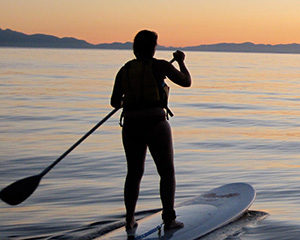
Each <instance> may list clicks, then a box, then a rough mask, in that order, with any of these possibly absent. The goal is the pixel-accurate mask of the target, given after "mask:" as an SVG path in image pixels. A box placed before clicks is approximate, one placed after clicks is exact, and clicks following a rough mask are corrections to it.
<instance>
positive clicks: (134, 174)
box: [127, 169, 144, 182]
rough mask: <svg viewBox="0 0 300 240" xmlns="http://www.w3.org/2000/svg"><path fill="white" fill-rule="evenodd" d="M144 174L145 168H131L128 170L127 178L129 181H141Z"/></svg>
mask: <svg viewBox="0 0 300 240" xmlns="http://www.w3.org/2000/svg"><path fill="white" fill-rule="evenodd" d="M143 174H144V169H140V170H137V169H135V170H130V171H128V172H127V179H128V180H129V181H135V182H140V181H141V179H142V177H143Z"/></svg>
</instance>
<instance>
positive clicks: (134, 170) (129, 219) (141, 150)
mask: <svg viewBox="0 0 300 240" xmlns="http://www.w3.org/2000/svg"><path fill="white" fill-rule="evenodd" d="M136 130H137V129H134V127H131V126H124V127H123V131H122V136H123V146H124V150H125V154H126V160H127V176H126V180H125V186H124V201H125V207H126V227H127V228H128V229H130V228H133V227H134V224H135V219H134V212H135V207H136V202H137V199H138V195H139V189H140V182H141V179H142V176H143V173H144V163H145V156H146V150H147V146H146V144H145V143H143V139H141V137H140V136H139V135H140V134H137V131H136Z"/></svg>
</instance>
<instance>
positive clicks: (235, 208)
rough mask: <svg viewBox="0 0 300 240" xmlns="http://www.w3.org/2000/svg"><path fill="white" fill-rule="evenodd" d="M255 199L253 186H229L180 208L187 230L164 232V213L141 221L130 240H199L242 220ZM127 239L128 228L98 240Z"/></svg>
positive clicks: (210, 192) (239, 184)
mask: <svg viewBox="0 0 300 240" xmlns="http://www.w3.org/2000/svg"><path fill="white" fill-rule="evenodd" d="M254 199H255V190H254V189H253V187H252V186H251V185H249V184H247V183H232V184H227V185H224V186H221V187H219V188H215V189H212V190H211V191H209V192H206V193H204V194H201V195H200V196H197V197H195V198H193V199H191V200H188V201H185V202H183V203H181V204H179V205H178V206H177V207H176V215H177V220H179V221H181V222H183V223H184V228H181V229H175V230H167V231H164V228H163V226H162V220H161V212H158V213H155V214H153V215H150V216H148V217H145V218H143V219H141V220H140V221H138V227H137V229H136V231H135V238H130V239H143V240H150V239H151V240H158V239H172V240H176V239H178V240H189V239H197V238H200V237H202V236H204V235H206V234H208V233H210V232H212V231H214V230H216V229H218V228H220V227H222V226H224V225H226V224H228V223H230V222H233V221H234V220H236V219H237V218H239V217H240V216H241V215H242V214H243V213H244V212H245V211H247V210H248V208H249V207H250V206H251V204H252V203H253V201H254ZM161 226H162V227H161ZM159 229H160V230H159ZM127 237H128V235H127V233H126V231H125V228H124V227H122V228H119V229H116V230H114V231H111V232H109V233H107V234H105V235H103V236H101V237H99V238H97V240H103V239H110V240H120V239H121V240H122V239H127Z"/></svg>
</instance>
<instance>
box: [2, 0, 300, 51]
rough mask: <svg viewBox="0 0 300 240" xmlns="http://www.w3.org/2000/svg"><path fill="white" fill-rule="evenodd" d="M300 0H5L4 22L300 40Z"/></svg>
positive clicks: (86, 34)
mask: <svg viewBox="0 0 300 240" xmlns="http://www.w3.org/2000/svg"><path fill="white" fill-rule="evenodd" d="M299 13H300V1H299V0H0V28H1V29H6V28H9V29H12V30H15V31H20V32H24V33H27V34H34V33H44V34H50V35H55V36H58V37H65V36H68V37H75V38H79V39H83V40H86V41H88V42H90V43H104V42H106V43H109V42H114V41H118V42H126V41H132V39H133V37H134V35H135V33H136V32H137V31H139V30H141V29H150V30H154V31H156V32H157V33H158V34H159V44H161V45H165V46H191V45H199V44H211V43H219V42H235V43H239V42H248V41H249V42H253V43H265V44H278V43H300V30H299V29H300V28H299V26H300V14H299Z"/></svg>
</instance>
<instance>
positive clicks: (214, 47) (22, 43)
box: [0, 28, 300, 53]
mask: <svg viewBox="0 0 300 240" xmlns="http://www.w3.org/2000/svg"><path fill="white" fill-rule="evenodd" d="M0 47H31V48H89V49H131V48H132V42H125V43H120V42H114V43H101V44H91V43H88V42H86V41H84V40H79V39H76V38H72V37H64V38H58V37H55V36H52V35H46V34H32V35H28V34H25V33H21V32H16V31H12V30H10V29H6V30H2V29H1V28H0ZM157 49H159V50H174V49H181V50H185V51H215V52H261V53H300V44H296V43H293V44H277V45H270V44H254V43H251V42H245V43H219V44H210V45H199V46H190V47H182V48H175V47H164V46H158V47H157Z"/></svg>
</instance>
